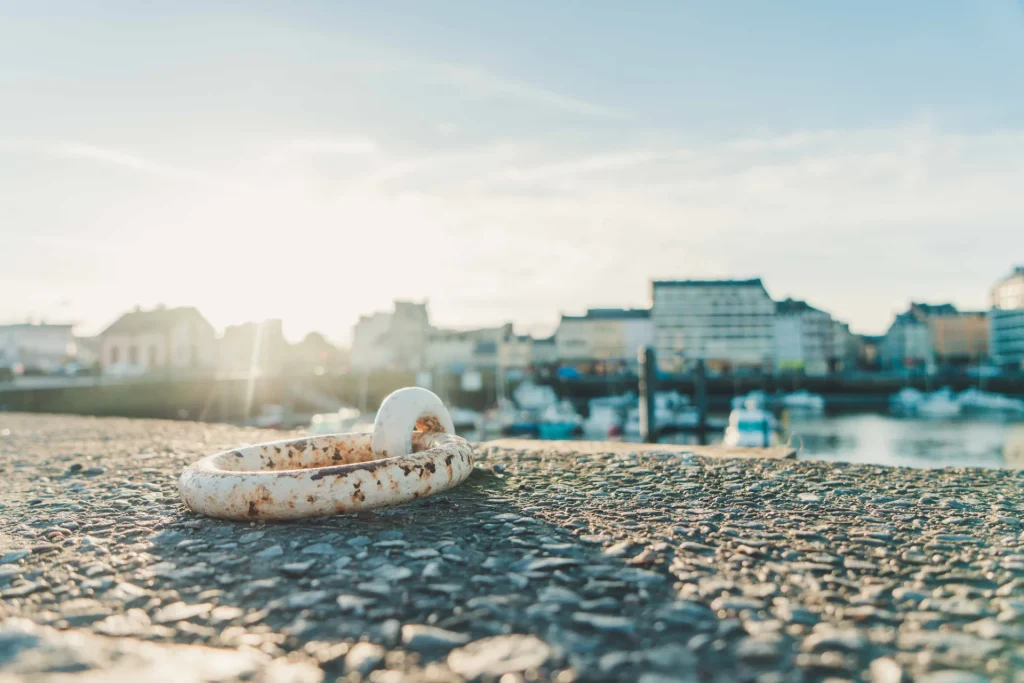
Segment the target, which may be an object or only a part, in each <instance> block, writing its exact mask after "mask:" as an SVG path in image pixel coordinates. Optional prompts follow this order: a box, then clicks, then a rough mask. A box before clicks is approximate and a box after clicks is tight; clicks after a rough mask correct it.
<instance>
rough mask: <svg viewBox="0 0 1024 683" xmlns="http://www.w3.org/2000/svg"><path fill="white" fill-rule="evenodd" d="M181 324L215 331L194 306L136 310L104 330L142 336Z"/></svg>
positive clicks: (107, 332)
mask: <svg viewBox="0 0 1024 683" xmlns="http://www.w3.org/2000/svg"><path fill="white" fill-rule="evenodd" d="M181 322H190V323H192V324H194V325H198V326H202V327H206V328H208V329H209V330H210V331H213V326H212V325H210V323H209V322H207V320H206V318H204V317H203V316H202V314H201V313H200V312H199V311H198V310H197V309H196V308H194V307H192V306H183V307H181V308H154V309H153V310H151V311H142V310H135V311H131V312H129V313H125V314H124V315H122V316H121V317H120V318H118V319H117V320H115V321H114V323H113V324H112V325H110V327H108V328H107V329H105V330H103V333H102V335H108V334H141V333H143V332H151V331H154V330H155V331H159V332H162V331H164V330H167V329H168V328H170V327H173V326H174V325H177V324H178V323H181ZM102 335H101V336H102Z"/></svg>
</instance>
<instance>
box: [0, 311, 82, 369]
mask: <svg viewBox="0 0 1024 683" xmlns="http://www.w3.org/2000/svg"><path fill="white" fill-rule="evenodd" d="M71 327H72V326H71V325H48V324H45V323H39V324H35V323H20V324H14V325H0V367H9V366H15V365H20V366H21V367H22V368H23V369H25V370H37V371H40V372H54V371H56V370H59V369H60V368H61V367H62V366H63V365H64V364H65V363H66V362H68V361H69V360H71V359H72V358H74V357H75V354H76V350H77V349H76V346H75V337H74V335H73V334H72V331H71Z"/></svg>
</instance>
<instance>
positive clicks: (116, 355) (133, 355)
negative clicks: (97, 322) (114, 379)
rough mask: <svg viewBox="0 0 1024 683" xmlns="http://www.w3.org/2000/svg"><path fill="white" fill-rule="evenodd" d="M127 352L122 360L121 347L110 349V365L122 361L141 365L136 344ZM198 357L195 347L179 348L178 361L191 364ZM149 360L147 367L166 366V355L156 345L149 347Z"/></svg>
mask: <svg viewBox="0 0 1024 683" xmlns="http://www.w3.org/2000/svg"><path fill="white" fill-rule="evenodd" d="M127 351H128V352H127V354H125V356H124V357H123V358H122V356H121V347H120V346H111V347H110V364H111V365H116V364H117V363H120V362H121V361H122V360H124V361H126V362H127V363H129V364H130V365H139V364H140V362H141V361H140V359H141V355H140V349H139V347H138V346H137V345H135V344H132V345H131V346H129V347H128V349H127ZM196 355H197V354H196V348H195V347H194V346H193V347H188V346H179V347H178V360H180V361H181V362H182V363H190V362H192V361H193V360H195V358H196ZM147 358H148V362H147V363H146V365H147V366H148V367H159V366H161V365H163V364H164V355H163V354H162V353H160V349H159V347H157V346H156V345H153V346H150V347H149V349H148V354H147Z"/></svg>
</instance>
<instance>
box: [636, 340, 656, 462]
mask: <svg viewBox="0 0 1024 683" xmlns="http://www.w3.org/2000/svg"><path fill="white" fill-rule="evenodd" d="M639 356H640V357H639V361H640V391H639V393H640V436H641V438H642V439H643V441H644V443H656V442H657V441H658V431H657V427H658V426H657V424H656V423H655V421H654V380H655V371H656V369H655V357H654V349H653V348H651V347H650V346H645V347H643V348H641V349H640V352H639Z"/></svg>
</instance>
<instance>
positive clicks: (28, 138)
mask: <svg viewBox="0 0 1024 683" xmlns="http://www.w3.org/2000/svg"><path fill="white" fill-rule="evenodd" d="M299 5H300V3H290V2H284V1H281V2H259V1H246V2H216V1H214V2H193V1H191V0H176V2H173V3H169V2H168V3H138V2H104V1H103V0H99V1H96V2H90V3H80V2H52V1H47V0H41V1H40V2H33V3H26V2H20V1H14V0H0V291H2V292H3V296H0V321H22V320H24V319H26V318H29V317H31V318H33V319H45V320H49V321H73V322H76V323H78V325H79V327H78V330H79V331H80V332H81V333H82V334H94V333H97V332H99V331H101V330H102V329H103V328H104V327H105V326H106V325H108V324H109V323H111V322H112V321H113V320H114V319H116V317H117V316H118V315H119V314H120V313H121V312H123V311H125V310H127V309H129V308H131V307H133V306H135V305H142V306H144V307H149V306H154V305H156V304H159V303H162V304H165V305H168V306H173V305H195V306H197V307H198V308H199V309H200V311H202V312H203V313H204V314H205V315H206V317H207V318H208V319H209V320H210V321H211V322H212V323H213V324H214V325H215V326H216V327H218V328H223V327H224V326H226V325H229V324H236V323H240V322H244V321H247V320H260V319H264V318H281V319H282V320H283V321H284V327H285V333H286V335H287V336H289V337H291V338H300V337H301V336H302V335H304V334H305V333H306V332H308V331H311V330H319V331H321V332H323V333H324V334H326V335H327V336H328V337H330V338H332V339H335V340H338V341H341V342H344V341H346V340H347V339H348V338H349V335H350V331H351V327H352V325H353V324H354V322H355V321H356V320H357V318H358V316H359V315H360V314H363V313H370V312H373V311H375V310H386V309H388V308H390V305H391V301H392V300H393V299H395V298H402V299H414V300H423V299H427V300H428V301H429V307H430V314H431V318H432V321H433V322H434V323H435V324H436V325H438V326H442V327H471V326H489V325H495V324H500V323H502V322H504V321H514V322H515V323H516V324H517V327H518V328H519V329H521V330H524V331H531V330H532V331H537V332H544V331H546V330H549V329H551V328H552V327H553V326H554V325H555V324H556V323H557V320H558V315H559V313H560V312H565V313H577V312H580V311H582V310H584V309H585V308H587V307H610V306H645V305H649V303H650V280H651V279H652V278H687V279H688V278H719V277H735V278H748V277H761V278H763V280H764V282H765V285H766V287H767V289H768V292H769V293H770V294H771V295H772V296H773V297H775V298H784V297H786V296H793V297H795V298H801V299H805V300H807V301H808V302H809V303H811V304H812V305H815V306H817V307H819V308H824V309H826V310H828V311H830V312H832V313H833V315H834V316H835V317H837V318H839V319H841V320H844V321H847V322H849V323H850V324H851V326H852V327H853V329H854V330H855V331H859V332H863V333H880V332H882V331H884V330H885V328H886V327H887V325H888V323H889V322H890V321H891V319H892V316H893V314H894V313H896V312H898V311H900V310H902V309H905V308H906V306H907V305H908V303H909V301H911V300H915V301H927V302H941V301H951V302H953V303H955V304H956V305H958V306H960V307H963V308H969V309H976V308H984V307H986V306H987V297H988V291H989V289H990V287H991V286H992V284H994V283H995V282H996V281H997V280H998V279H1000V278H1001V277H1003V276H1005V275H1006V274H1007V273H1008V272H1009V271H1010V270H1011V268H1012V267H1013V266H1014V265H1016V264H1024V191H1021V188H1024V4H1022V2H1021V1H1020V0H986V1H983V2H974V1H967V0H965V1H961V2H953V1H942V0H929V1H923V0H922V1H916V0H909V1H907V2H900V3H893V2H889V1H884V2H883V1H875V0H861V1H860V2H856V3H823V2H819V1H814V0H808V1H802V0H801V1H798V0H793V1H784V2H774V3H766V2H759V1H752V0H751V1H743V0H739V1H735V2H729V3H722V2H717V1H714V0H709V1H708V2H682V1H666V2H660V1H656V0H646V1H644V2H636V3H625V2H618V1H615V2H612V1H604V0H562V1H558V2H551V1H550V0H545V1H542V0H508V1H506V0H495V1H494V2H477V1H475V0H474V1H471V0H466V1H456V0H447V1H446V0H432V1H431V2H420V1H418V0H381V1H380V2H374V3H367V2H362V1H359V2H344V1H337V0H335V1H331V2H327V1H323V2H318V1H313V2H306V3H301V6H299Z"/></svg>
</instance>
